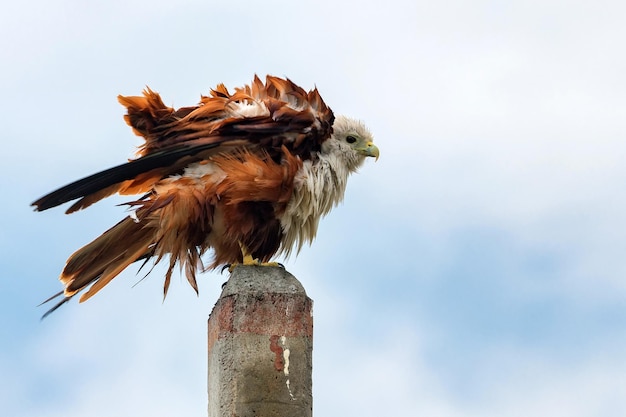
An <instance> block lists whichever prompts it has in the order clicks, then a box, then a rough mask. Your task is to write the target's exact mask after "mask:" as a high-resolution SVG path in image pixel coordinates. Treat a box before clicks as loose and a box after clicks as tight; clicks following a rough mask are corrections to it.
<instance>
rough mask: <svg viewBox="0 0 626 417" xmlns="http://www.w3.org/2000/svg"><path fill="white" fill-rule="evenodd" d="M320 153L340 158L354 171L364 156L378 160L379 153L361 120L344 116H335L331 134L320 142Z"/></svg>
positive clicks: (370, 134)
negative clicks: (327, 138)
mask: <svg viewBox="0 0 626 417" xmlns="http://www.w3.org/2000/svg"><path fill="white" fill-rule="evenodd" d="M322 153H323V154H334V155H335V156H337V157H338V158H341V159H342V160H343V161H344V163H345V164H346V166H347V168H348V170H349V171H350V172H354V171H356V170H357V168H358V167H359V166H361V164H363V161H365V158H366V157H368V156H372V157H374V158H376V160H378V156H379V155H380V151H379V150H378V148H377V147H376V145H374V138H373V136H372V133H371V132H370V131H369V130H368V129H367V127H366V126H365V125H364V124H363V122H361V121H360V120H355V119H351V118H348V117H345V116H337V117H336V118H335V122H334V123H333V134H332V135H331V137H330V139H329V140H327V141H325V142H324V143H322Z"/></svg>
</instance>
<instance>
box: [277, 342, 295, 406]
mask: <svg viewBox="0 0 626 417" xmlns="http://www.w3.org/2000/svg"><path fill="white" fill-rule="evenodd" d="M286 342H287V338H286V337H285V336H281V337H280V343H282V345H283V362H284V366H283V372H284V373H285V376H286V377H287V381H285V384H286V385H287V391H289V396H290V397H291V399H292V400H293V401H295V400H296V398H295V397H294V396H293V393H292V392H291V386H290V383H289V352H290V351H289V348H288V347H286Z"/></svg>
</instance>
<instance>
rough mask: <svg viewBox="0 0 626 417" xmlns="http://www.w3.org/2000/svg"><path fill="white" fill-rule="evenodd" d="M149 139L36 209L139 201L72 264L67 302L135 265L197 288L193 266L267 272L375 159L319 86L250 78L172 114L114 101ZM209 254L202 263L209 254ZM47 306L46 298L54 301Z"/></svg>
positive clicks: (366, 139) (355, 124) (152, 105)
mask: <svg viewBox="0 0 626 417" xmlns="http://www.w3.org/2000/svg"><path fill="white" fill-rule="evenodd" d="M118 100H119V102H120V103H121V104H122V105H124V106H125V107H126V109H127V114H126V115H125V116H124V119H125V120H126V122H127V123H128V124H129V125H130V126H131V127H132V129H133V131H134V132H135V133H136V134H137V135H139V136H142V137H143V138H144V139H145V142H144V143H143V144H142V145H141V146H140V147H139V150H138V152H137V158H136V159H132V160H130V161H129V162H127V163H124V164H122V165H119V166H116V167H113V168H111V169H107V170H105V171H102V172H99V173H97V174H94V175H91V176H89V177H86V178H83V179H81V180H78V181H76V182H73V183H71V184H69V185H66V186H65V187H62V188H60V189H58V190H56V191H53V192H51V193H50V194H47V195H45V196H43V197H41V198H40V199H38V200H37V201H35V202H34V203H32V205H33V206H35V209H36V210H38V211H43V210H47V209H49V208H52V207H55V206H58V205H60V204H63V203H66V202H68V201H72V200H75V199H79V200H78V201H76V202H75V203H74V204H73V205H72V206H71V207H70V208H69V209H68V210H67V213H72V212H75V211H77V210H80V209H83V208H85V207H87V206H89V205H91V204H93V203H95V202H97V201H99V200H101V199H103V198H105V197H107V196H110V195H112V194H115V193H119V194H123V195H129V194H131V195H132V194H139V195H141V197H139V198H138V199H136V200H134V201H131V202H129V203H127V204H128V206H130V208H131V210H132V212H131V214H130V215H129V216H128V217H126V218H125V219H123V220H122V221H121V222H119V223H118V224H116V225H115V226H113V227H112V228H110V229H109V230H107V231H106V232H104V233H103V234H102V235H101V236H100V237H98V238H97V239H95V240H94V241H93V242H91V243H89V244H87V245H86V246H84V247H82V248H80V249H79V250H78V251H76V252H75V253H74V254H73V255H71V256H70V258H69V259H68V260H67V263H66V265H65V268H64V269H63V272H62V273H61V276H60V280H61V282H62V283H63V284H64V286H65V288H64V290H63V291H61V292H59V293H58V294H56V295H54V296H53V297H51V298H50V299H49V300H51V299H53V298H55V297H57V296H61V295H62V296H63V297H64V298H63V300H61V301H60V302H59V303H58V304H57V305H55V306H54V307H53V308H52V309H51V310H50V311H49V312H48V313H46V315H47V314H49V313H51V312H52V311H54V310H56V309H57V308H58V307H59V306H61V305H62V304H63V303H65V302H67V301H68V300H69V299H71V298H72V297H73V296H74V295H75V294H77V293H79V292H81V291H83V290H86V291H85V292H84V293H82V295H81V297H80V301H81V302H82V301H85V300H87V299H88V298H90V297H91V296H93V295H94V294H96V293H97V292H98V291H99V290H100V289H102V287H104V286H105V285H106V284H108V283H109V282H110V281H111V280H112V279H113V278H115V277H116V276H117V275H118V274H119V273H120V272H121V271H122V270H124V269H125V268H126V267H127V266H129V265H130V264H132V263H134V262H137V261H144V263H145V262H147V261H148V260H149V259H153V258H154V259H155V262H154V263H155V264H156V263H158V262H159V261H161V260H162V259H163V258H164V257H165V256H166V255H168V256H169V269H168V270H167V273H166V274H165V284H164V296H165V295H166V294H167V290H168V287H169V283H170V278H171V275H172V272H173V270H174V268H175V266H176V265H177V264H178V265H179V266H180V267H181V270H182V269H184V270H185V274H186V277H187V280H188V281H189V283H190V284H191V286H192V287H193V289H194V290H195V291H196V292H197V291H198V286H197V283H196V277H195V274H196V271H197V270H209V269H214V268H216V267H218V266H220V265H228V264H231V265H234V264H239V263H244V264H261V263H267V262H269V261H270V260H271V259H272V257H274V256H275V255H289V254H290V253H292V252H293V251H296V252H297V251H299V250H300V249H301V247H302V245H303V244H304V243H305V242H309V243H310V242H311V241H312V240H313V238H314V237H315V234H316V231H317V226H318V223H319V220H320V218H321V217H322V216H324V215H326V214H327V213H328V212H329V211H330V210H331V209H332V208H333V207H334V206H335V205H337V204H338V203H339V202H340V201H341V200H342V199H343V196H344V191H345V188H346V182H347V179H348V176H349V175H350V174H351V173H353V172H355V171H356V170H357V168H359V166H360V165H361V164H362V163H363V161H364V160H365V158H366V157H374V158H376V159H378V156H379V150H378V148H377V147H376V146H375V145H374V143H373V141H372V134H371V133H370V132H369V130H368V129H367V128H366V127H365V126H364V125H363V123H361V122H360V121H357V120H354V119H349V118H347V117H343V116H337V117H335V116H334V114H333V112H332V110H331V109H330V108H329V107H328V106H327V105H326V104H325V103H324V101H323V100H322V98H321V97H320V95H319V93H318V91H317V89H313V90H311V91H308V92H307V91H305V90H304V89H302V88H301V87H299V86H297V85H296V84H294V83H293V82H292V81H290V80H289V79H282V78H277V77H272V76H268V77H267V78H266V80H265V83H264V82H263V81H262V80H260V79H259V78H258V77H255V78H254V80H253V82H252V83H251V84H250V85H246V86H244V87H242V88H235V91H234V93H233V94H231V93H230V92H229V91H228V89H227V88H226V87H225V86H224V85H223V84H219V85H218V86H217V87H216V88H215V89H214V90H212V91H211V93H210V95H209V96H202V97H201V101H200V103H199V104H198V105H197V106H192V107H182V108H179V109H173V108H171V107H168V106H166V105H165V104H164V103H163V101H162V100H161V97H160V96H159V94H158V93H156V92H154V91H152V90H151V89H149V88H146V89H145V90H144V91H143V96H140V97H127V96H119V97H118ZM209 249H211V250H212V252H213V258H212V262H211V263H210V265H208V266H207V267H205V266H204V265H203V262H202V259H201V257H202V255H203V254H204V253H205V252H207V251H208V250H209ZM49 300H48V301H49Z"/></svg>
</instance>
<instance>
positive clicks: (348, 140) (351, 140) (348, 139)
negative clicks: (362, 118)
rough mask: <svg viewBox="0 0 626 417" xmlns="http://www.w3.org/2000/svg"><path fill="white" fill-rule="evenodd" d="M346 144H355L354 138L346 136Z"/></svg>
mask: <svg viewBox="0 0 626 417" xmlns="http://www.w3.org/2000/svg"><path fill="white" fill-rule="evenodd" d="M346 142H348V143H354V142H356V138H355V137H354V136H347V137H346Z"/></svg>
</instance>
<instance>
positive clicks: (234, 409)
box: [208, 266, 313, 417]
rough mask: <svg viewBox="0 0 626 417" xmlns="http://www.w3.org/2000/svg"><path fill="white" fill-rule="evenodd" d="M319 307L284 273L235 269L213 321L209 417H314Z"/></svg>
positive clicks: (215, 309)
mask: <svg viewBox="0 0 626 417" xmlns="http://www.w3.org/2000/svg"><path fill="white" fill-rule="evenodd" d="M312 308H313V301H312V300H311V299H310V298H309V297H307V295H306V293H305V291H304V288H303V287H302V284H300V282H299V281H298V280H297V279H296V278H295V277H294V276H293V275H291V274H290V273H289V272H287V271H285V270H284V269H282V268H279V267H267V266H263V267H258V266H237V267H236V268H235V269H234V271H233V273H232V274H231V276H230V279H229V280H228V282H227V283H226V285H225V286H224V289H223V290H222V294H221V296H220V298H219V299H218V301H217V303H216V304H215V306H214V307H213V311H212V312H211V315H210V317H209V364H208V365H209V375H208V390H209V406H208V411H209V417H252V416H255V417H311V415H312V405H313V398H312V391H311V384H312V382H311V369H312V351H313V316H312Z"/></svg>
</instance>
